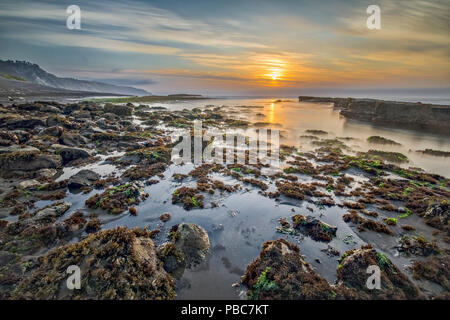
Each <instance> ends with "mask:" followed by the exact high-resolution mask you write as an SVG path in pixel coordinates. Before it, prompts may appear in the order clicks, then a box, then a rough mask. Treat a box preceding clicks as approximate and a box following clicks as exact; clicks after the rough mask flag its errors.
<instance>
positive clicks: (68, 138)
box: [59, 132, 89, 147]
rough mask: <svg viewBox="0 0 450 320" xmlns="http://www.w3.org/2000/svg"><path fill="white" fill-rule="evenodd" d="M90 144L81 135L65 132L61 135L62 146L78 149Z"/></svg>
mask: <svg viewBox="0 0 450 320" xmlns="http://www.w3.org/2000/svg"><path fill="white" fill-rule="evenodd" d="M88 142H89V141H88V139H86V138H85V137H83V136H82V135H81V134H79V133H73V132H64V133H63V134H62V135H61V137H59V143H60V144H64V145H66V146H70V147H78V146H80V145H84V144H86V143H88Z"/></svg>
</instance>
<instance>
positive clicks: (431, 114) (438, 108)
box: [299, 96, 450, 133]
mask: <svg viewBox="0 0 450 320" xmlns="http://www.w3.org/2000/svg"><path fill="white" fill-rule="evenodd" d="M299 101H300V102H302V101H303V102H315V103H333V104H334V107H335V108H337V109H340V110H341V111H340V114H341V115H343V116H344V117H346V118H348V119H355V120H361V121H367V122H372V123H375V124H386V125H400V126H403V127H407V128H412V129H426V130H434V131H439V132H443V133H450V106H446V105H433V104H426V103H420V102H415V103H414V102H397V101H385V100H376V99H355V98H326V97H310V96H300V97H299Z"/></svg>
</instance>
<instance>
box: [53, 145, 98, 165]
mask: <svg viewBox="0 0 450 320" xmlns="http://www.w3.org/2000/svg"><path fill="white" fill-rule="evenodd" d="M59 154H60V155H61V157H62V159H63V163H64V164H67V163H69V162H70V161H73V160H77V159H84V158H89V157H90V156H91V152H90V151H89V150H86V149H81V148H75V147H67V148H62V149H61V150H60V151H59Z"/></svg>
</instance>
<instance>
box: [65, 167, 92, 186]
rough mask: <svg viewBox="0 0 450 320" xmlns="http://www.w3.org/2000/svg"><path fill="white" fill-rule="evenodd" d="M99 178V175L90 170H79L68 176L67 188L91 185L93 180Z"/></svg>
mask: <svg viewBox="0 0 450 320" xmlns="http://www.w3.org/2000/svg"><path fill="white" fill-rule="evenodd" d="M98 179H100V175H99V174H98V173H96V172H94V171H92V170H87V169H84V170H81V171H79V172H78V173H76V174H74V175H73V176H71V177H70V178H69V181H68V184H67V185H68V187H69V188H74V189H76V188H81V187H86V186H91V185H92V184H93V183H94V181H96V180H98Z"/></svg>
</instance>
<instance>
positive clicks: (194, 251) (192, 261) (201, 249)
mask: <svg viewBox="0 0 450 320" xmlns="http://www.w3.org/2000/svg"><path fill="white" fill-rule="evenodd" d="M175 247H176V248H177V249H178V250H180V251H181V252H182V253H183V257H184V260H185V261H186V267H187V268H190V267H191V266H195V265H197V264H199V263H200V262H202V261H203V260H204V259H205V256H206V253H207V252H208V250H209V237H208V233H206V231H205V230H204V229H203V228H202V227H200V226H198V225H196V224H192V223H181V224H179V225H178V227H177V229H176V235H175Z"/></svg>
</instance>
